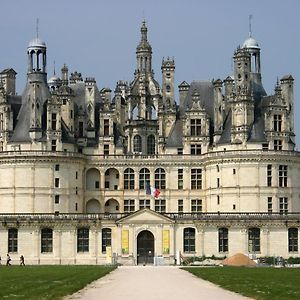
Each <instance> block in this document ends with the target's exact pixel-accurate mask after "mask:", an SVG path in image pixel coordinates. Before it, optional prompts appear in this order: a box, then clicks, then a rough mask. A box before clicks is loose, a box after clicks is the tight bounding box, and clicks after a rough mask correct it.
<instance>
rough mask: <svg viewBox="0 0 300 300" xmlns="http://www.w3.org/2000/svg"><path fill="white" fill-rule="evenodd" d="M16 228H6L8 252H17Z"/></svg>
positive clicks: (17, 233)
mask: <svg viewBox="0 0 300 300" xmlns="http://www.w3.org/2000/svg"><path fill="white" fill-rule="evenodd" d="M18 235H19V232H18V228H8V231H7V237H8V239H7V242H8V243H7V249H8V251H7V252H8V253H17V252H18Z"/></svg>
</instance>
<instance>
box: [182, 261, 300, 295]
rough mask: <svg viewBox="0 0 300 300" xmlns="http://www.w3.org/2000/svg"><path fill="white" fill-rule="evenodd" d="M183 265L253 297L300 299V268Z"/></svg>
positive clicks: (204, 276) (188, 269) (218, 283)
mask: <svg viewBox="0 0 300 300" xmlns="http://www.w3.org/2000/svg"><path fill="white" fill-rule="evenodd" d="M183 269H184V270H186V271H189V272H191V273H193V274H194V275H196V276H198V277H201V278H203V279H205V280H208V281H211V282H213V283H215V284H217V285H219V286H221V287H222V288H225V289H227V290H231V291H233V292H236V293H239V294H242V295H244V296H248V297H251V298H253V299H264V300H277V299H278V300H279V299H280V300H290V299H291V300H292V299H297V300H298V299H300V269H290V268H245V267H211V268H210V267H208V268H200V267H185V268H183Z"/></svg>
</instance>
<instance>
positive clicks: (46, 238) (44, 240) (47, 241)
mask: <svg viewBox="0 0 300 300" xmlns="http://www.w3.org/2000/svg"><path fill="white" fill-rule="evenodd" d="M52 251H53V230H52V229H51V228H43V229H42V230H41V252H42V253H49V252H52Z"/></svg>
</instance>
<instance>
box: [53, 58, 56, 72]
mask: <svg viewBox="0 0 300 300" xmlns="http://www.w3.org/2000/svg"><path fill="white" fill-rule="evenodd" d="M55 73H56V72H55V60H54V61H53V76H56V74H55Z"/></svg>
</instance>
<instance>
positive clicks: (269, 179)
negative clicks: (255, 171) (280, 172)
mask: <svg viewBox="0 0 300 300" xmlns="http://www.w3.org/2000/svg"><path fill="white" fill-rule="evenodd" d="M267 186H272V165H267Z"/></svg>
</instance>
